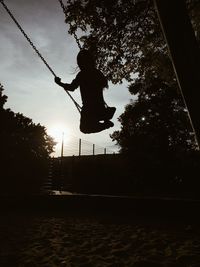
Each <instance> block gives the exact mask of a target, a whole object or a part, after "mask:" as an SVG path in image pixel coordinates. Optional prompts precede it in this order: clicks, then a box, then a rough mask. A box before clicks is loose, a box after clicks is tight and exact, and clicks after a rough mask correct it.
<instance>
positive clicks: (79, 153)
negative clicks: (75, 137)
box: [78, 139, 81, 156]
mask: <svg viewBox="0 0 200 267" xmlns="http://www.w3.org/2000/svg"><path fill="white" fill-rule="evenodd" d="M78 147H79V152H78V155H79V156H81V139H79V146H78Z"/></svg>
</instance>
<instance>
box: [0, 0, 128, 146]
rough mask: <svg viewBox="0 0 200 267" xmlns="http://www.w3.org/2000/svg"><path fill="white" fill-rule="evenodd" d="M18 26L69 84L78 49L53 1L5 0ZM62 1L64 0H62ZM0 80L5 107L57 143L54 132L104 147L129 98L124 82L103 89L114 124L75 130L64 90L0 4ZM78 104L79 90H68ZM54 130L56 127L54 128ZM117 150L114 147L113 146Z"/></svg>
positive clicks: (71, 106) (109, 143)
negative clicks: (39, 127) (92, 130)
mask: <svg viewBox="0 0 200 267" xmlns="http://www.w3.org/2000/svg"><path fill="white" fill-rule="evenodd" d="M4 2H5V3H6V4H7V5H8V7H9V8H10V10H11V11H12V12H13V14H14V15H15V17H16V19H17V20H18V22H19V23H20V24H21V26H22V28H23V29H24V30H25V32H26V33H27V34H28V36H29V37H30V38H31V40H32V41H33V43H34V44H35V46H36V47H37V48H38V49H39V51H40V52H41V54H42V55H43V57H44V58H45V59H46V60H47V62H48V63H49V65H50V66H51V67H52V69H53V70H54V72H55V73H56V75H57V76H59V77H61V78H62V81H63V82H68V83H70V82H71V81H72V79H74V77H75V76H76V74H77V70H76V67H77V64H76V55H77V53H78V51H79V49H78V47H77V44H76V42H75V40H74V39H73V37H72V36H70V35H69V34H68V32H67V31H68V26H67V25H66V24H65V23H64V14H63V13H62V10H61V7H60V6H59V3H58V1H55V0H48V1H46V0H29V1H27V0H5V1H4ZM63 2H64V3H65V1H63ZM0 58H1V63H0V82H1V83H2V85H3V86H4V89H5V91H4V93H5V94H6V95H7V96H8V102H7V104H6V107H7V108H11V109H12V110H13V111H14V112H20V113H23V114H24V116H27V117H29V118H31V119H33V122H34V123H40V124H41V125H43V126H45V127H46V128H47V132H48V133H49V134H51V135H52V136H53V137H54V138H55V139H57V140H56V141H57V142H60V141H59V140H61V139H59V137H58V136H59V135H60V136H62V132H63V131H64V132H65V136H67V135H68V136H70V135H73V136H76V137H77V138H84V139H85V140H88V141H89V142H92V143H95V144H97V145H99V146H103V147H107V146H109V147H111V146H113V145H114V143H113V142H112V140H111V138H110V137H109V135H110V134H111V133H113V131H115V130H118V129H120V123H119V122H118V121H117V118H118V117H119V116H120V115H121V114H122V112H123V111H124V106H125V105H126V104H128V103H129V100H130V99H131V98H132V96H131V95H130V93H129V92H128V89H127V88H126V85H125V84H122V85H112V84H111V83H109V90H105V91H104V97H105V101H106V102H107V104H108V105H109V106H115V107H116V108H117V111H116V113H115V116H114V118H113V122H114V123H115V126H114V127H113V128H110V129H108V130H105V131H103V132H100V133H95V134H89V135H85V134H83V133H81V132H80V130H79V120H80V115H79V113H78V112H77V110H76V107H75V106H74V104H73V102H72V101H71V100H70V98H69V97H68V96H67V94H66V92H65V91H64V90H63V89H62V88H61V87H59V86H58V85H57V84H55V83H54V77H53V75H52V74H51V73H50V72H49V70H48V69H47V68H46V66H45V65H44V63H43V62H42V61H41V59H40V58H39V57H38V56H37V55H36V53H35V52H34V51H33V49H32V48H31V47H30V45H29V44H28V42H27V40H26V39H25V38H24V37H23V35H22V34H21V32H20V31H19V30H18V28H17V27H16V25H15V24H14V22H13V21H12V20H11V18H10V17H9V16H8V14H7V13H6V12H5V10H4V9H3V7H2V5H1V4H0ZM72 95H73V97H74V98H75V99H76V101H77V102H78V103H79V104H80V105H81V98H80V93H79V89H77V90H76V91H75V92H72ZM56 129H57V130H56ZM113 149H114V150H115V151H117V147H116V148H115V147H113Z"/></svg>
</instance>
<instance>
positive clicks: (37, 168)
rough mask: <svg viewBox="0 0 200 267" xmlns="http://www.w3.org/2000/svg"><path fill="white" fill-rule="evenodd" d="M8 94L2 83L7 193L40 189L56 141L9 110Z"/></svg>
mask: <svg viewBox="0 0 200 267" xmlns="http://www.w3.org/2000/svg"><path fill="white" fill-rule="evenodd" d="M6 101H7V96H5V95H4V94H3V86H2V85H0V105H1V106H0V121H1V128H0V140H1V157H0V160H1V166H2V167H1V179H2V180H3V181H1V182H2V183H3V184H4V187H3V186H2V189H3V192H7V191H8V190H10V191H12V190H14V191H15V190H16V191H24V190H27V192H31V191H35V190H36V189H37V190H38V186H39V184H40V185H41V182H42V181H43V178H44V176H45V175H46V174H45V173H46V171H47V164H48V159H49V157H50V154H51V153H52V152H53V147H54V145H55V142H54V141H53V139H52V138H51V137H50V136H48V135H47V133H46V129H45V127H43V126H41V125H40V124H34V123H33V121H32V120H31V119H30V118H27V117H25V116H24V115H23V114H20V113H14V112H13V111H11V110H10V109H5V108H4V104H5V103H6Z"/></svg>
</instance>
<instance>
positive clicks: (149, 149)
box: [66, 0, 200, 180]
mask: <svg viewBox="0 0 200 267" xmlns="http://www.w3.org/2000/svg"><path fill="white" fill-rule="evenodd" d="M186 5H187V8H188V12H189V15H190V18H191V22H192V25H193V28H194V31H195V35H196V37H197V40H198V41H200V2H199V1H198V0H186ZM169 15H170V14H169ZM66 23H68V24H69V33H70V34H79V36H80V41H81V42H82V44H83V47H84V48H89V49H91V50H92V49H93V51H94V52H95V54H96V55H97V63H98V64H97V65H98V67H99V68H100V69H101V70H102V71H103V72H104V74H105V75H107V77H108V78H109V80H111V81H112V82H113V83H120V82H123V81H124V80H126V81H127V82H128V84H129V86H128V89H129V92H130V93H131V94H133V95H136V96H137V97H138V98H137V101H135V102H133V101H132V102H131V103H129V104H127V106H126V107H125V111H124V113H123V114H122V115H121V116H120V117H119V121H120V123H121V129H120V130H119V131H115V132H114V133H113V134H112V135H111V138H112V140H113V141H116V142H117V144H118V145H119V147H120V148H121V149H120V151H121V152H123V153H128V154H131V158H132V160H135V161H137V162H138V168H139V169H140V170H142V169H144V168H146V169H147V170H148V168H152V166H153V164H154V165H155V166H156V168H155V169H154V170H158V169H159V168H161V169H162V174H161V173H159V172H158V173H159V174H157V175H156V174H155V171H154V173H153V174H152V176H153V177H160V176H161V175H162V177H164V173H163V170H165V173H167V172H166V168H168V169H171V170H172V173H173V175H174V177H175V176H179V175H180V173H181V172H182V174H181V175H182V176H184V175H185V173H187V171H186V169H185V166H189V165H190V167H188V169H190V170H191V169H192V168H193V170H195V168H196V167H194V166H193V167H191V166H192V164H196V163H197V162H199V156H198V154H199V153H198V151H196V149H197V146H196V142H195V136H194V133H193V130H192V128H191V124H190V120H189V117H188V113H187V109H186V107H185V104H184V101H183V99H182V96H181V94H180V92H179V88H178V85H177V82H176V77H175V74H174V70H173V66H172V63H171V60H170V56H169V54H168V50H167V45H166V43H165V40H164V38H163V34H162V31H161V27H160V24H159V21H158V17H157V14H156V12H155V8H154V4H153V1H151V0H118V1H114V0H113V1H106V0H102V1H98V0H82V1H78V0H68V1H67V5H66ZM191 153H192V154H191ZM191 159H195V163H191V162H192V161H191ZM189 162H190V164H189ZM158 164H159V165H158ZM188 164H189V165H188ZM175 165H176V166H177V167H175ZM197 165H198V164H196V166H197ZM158 166H160V167H158ZM162 166H163V167H162ZM163 168H164V169H163ZM175 169H176V170H175ZM146 175H147V176H148V175H149V174H148V171H147V173H146ZM166 177H170V175H169V173H168V174H166ZM163 179H164V178H163ZM186 180H187V179H186Z"/></svg>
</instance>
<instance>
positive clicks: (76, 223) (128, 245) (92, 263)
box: [0, 214, 200, 267]
mask: <svg viewBox="0 0 200 267" xmlns="http://www.w3.org/2000/svg"><path fill="white" fill-rule="evenodd" d="M0 236H1V237H0V238H1V247H0V266H1V267H18V266H20V267H22V266H27V267H33V266H35V267H40V266H42V267H51V266H52V267H62V266H65V267H79V266H80V267H121V266H123V267H129V266H131V267H157V266H165V267H175V266H176V267H186V266H187V267H194V266H195V267H197V266H200V228H199V227H198V225H190V224H184V223H181V224H180V223H176V224H175V223H167V222H162V223H159V222H156V223H155V222H148V223H147V222H145V221H143V222H141V221H135V222H134V221H132V222H125V221H121V222H120V221H118V222H117V221H115V219H113V220H107V221H106V220H102V219H100V218H92V217H83V216H82V217H78V216H71V217H70V216H67V215H66V214H65V215H59V216H58V215H57V216H52V215H42V216H41V215H40V216H39V215H33V214H32V215H30V214H29V215H24V214H21V215H19V214H10V215H8V214H3V215H2V216H1V221H0Z"/></svg>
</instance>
